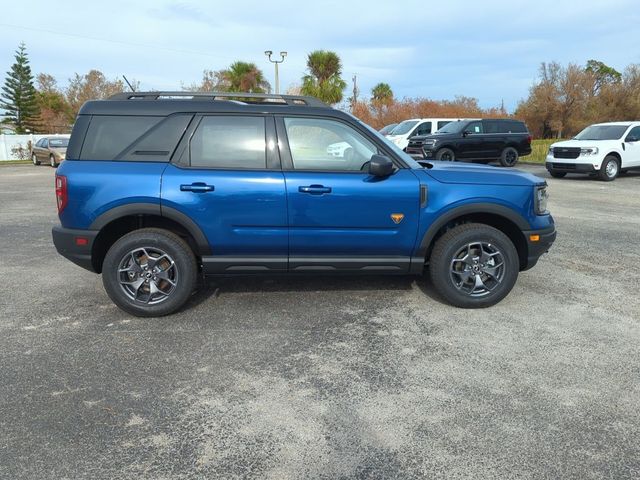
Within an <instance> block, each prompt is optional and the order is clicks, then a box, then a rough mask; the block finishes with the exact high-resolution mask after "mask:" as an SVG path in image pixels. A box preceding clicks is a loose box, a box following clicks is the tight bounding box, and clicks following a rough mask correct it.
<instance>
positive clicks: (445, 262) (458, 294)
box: [429, 223, 519, 308]
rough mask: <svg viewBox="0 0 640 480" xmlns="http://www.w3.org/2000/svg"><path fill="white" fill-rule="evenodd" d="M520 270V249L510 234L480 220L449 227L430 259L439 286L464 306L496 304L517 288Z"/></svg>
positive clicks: (455, 301) (430, 266)
mask: <svg viewBox="0 0 640 480" xmlns="http://www.w3.org/2000/svg"><path fill="white" fill-rule="evenodd" d="M518 270H519V260H518V252H517V251H516V248H515V246H514V245H513V243H512V242H511V240H510V239H509V237H507V236H506V235H505V234H504V233H502V232H501V231H500V230H497V229H495V228H493V227H490V226H488V225H483V224H479V223H468V224H464V225H459V226H457V227H454V228H452V229H451V230H449V231H448V232H447V233H445V234H444V235H443V236H442V237H440V238H439V239H438V241H437V242H436V244H435V246H434V249H433V252H432V254H431V258H430V259H429V273H430V276H431V281H432V282H433V285H434V287H435V289H436V290H437V291H438V292H439V293H440V294H441V295H442V296H443V297H444V298H445V299H446V300H447V301H448V302H450V303H451V304H452V305H454V306H456V307H461V308H483V307H490V306H492V305H495V304H496V303H498V302H499V301H500V300H502V299H503V298H504V297H506V296H507V295H508V294H509V292H510V291H511V289H512V288H513V285H514V284H515V282H516V279H517V278H518Z"/></svg>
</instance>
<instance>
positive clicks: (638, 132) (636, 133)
mask: <svg viewBox="0 0 640 480" xmlns="http://www.w3.org/2000/svg"><path fill="white" fill-rule="evenodd" d="M634 138H635V140H632V139H634ZM625 140H626V141H627V142H629V141H636V142H637V141H638V140H640V126H638V127H633V128H632V129H631V130H630V131H629V134H628V135H627V137H626V138H625Z"/></svg>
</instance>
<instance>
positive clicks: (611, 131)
mask: <svg viewBox="0 0 640 480" xmlns="http://www.w3.org/2000/svg"><path fill="white" fill-rule="evenodd" d="M627 128H629V125H591V126H590V127H587V128H585V129H584V130H582V131H581V132H580V133H579V134H578V135H576V136H575V137H574V138H575V139H576V140H618V139H619V138H622V135H624V132H625V131H626V130H627Z"/></svg>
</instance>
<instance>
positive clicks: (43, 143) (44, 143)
mask: <svg viewBox="0 0 640 480" xmlns="http://www.w3.org/2000/svg"><path fill="white" fill-rule="evenodd" d="M48 147H49V140H48V139H46V138H43V139H42V148H48Z"/></svg>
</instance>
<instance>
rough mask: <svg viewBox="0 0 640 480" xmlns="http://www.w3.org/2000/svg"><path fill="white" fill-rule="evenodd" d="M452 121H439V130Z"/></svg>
mask: <svg viewBox="0 0 640 480" xmlns="http://www.w3.org/2000/svg"><path fill="white" fill-rule="evenodd" d="M448 123H451V121H450V120H441V121H439V122H438V130H440V129H441V128H442V127H444V126H445V125H446V124H448Z"/></svg>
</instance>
